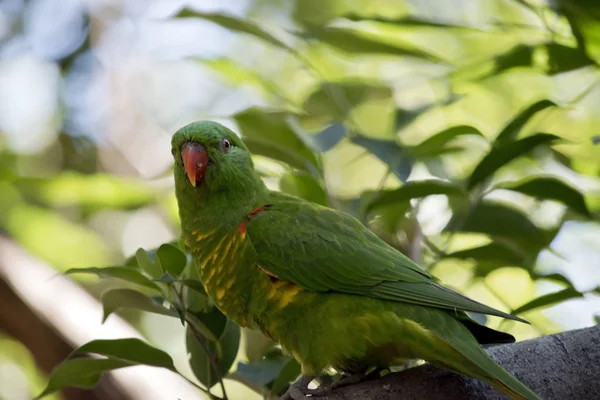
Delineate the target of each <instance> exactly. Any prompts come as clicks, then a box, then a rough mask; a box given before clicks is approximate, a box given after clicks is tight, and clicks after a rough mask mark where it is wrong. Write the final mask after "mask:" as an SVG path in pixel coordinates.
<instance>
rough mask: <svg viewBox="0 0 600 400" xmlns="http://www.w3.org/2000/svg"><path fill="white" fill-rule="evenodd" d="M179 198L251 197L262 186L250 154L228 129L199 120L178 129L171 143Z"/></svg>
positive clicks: (214, 123)
mask: <svg viewBox="0 0 600 400" xmlns="http://www.w3.org/2000/svg"><path fill="white" fill-rule="evenodd" d="M171 153H172V154H173V158H174V159H175V167H174V168H175V189H176V192H177V197H178V199H179V200H180V202H181V200H182V198H187V199H190V200H192V199H198V197H199V196H201V197H202V198H205V199H206V198H209V197H211V196H213V197H214V195H215V194H225V195H227V196H228V197H232V200H233V199H234V198H235V197H243V196H250V195H252V194H253V193H249V192H252V191H255V190H257V187H260V186H261V185H263V183H262V181H261V180H260V178H259V177H258V175H257V174H256V173H255V172H254V166H253V164H252V158H251V155H250V152H249V151H248V149H247V148H246V146H245V145H244V142H242V140H241V139H240V138H239V137H238V136H237V135H236V134H235V133H233V132H232V131H231V130H229V129H228V128H226V127H224V126H223V125H221V124H219V123H216V122H212V121H199V122H194V123H191V124H189V125H186V126H184V127H183V128H181V129H180V130H178V131H177V132H176V133H175V134H174V135H173V139H172V141H171Z"/></svg>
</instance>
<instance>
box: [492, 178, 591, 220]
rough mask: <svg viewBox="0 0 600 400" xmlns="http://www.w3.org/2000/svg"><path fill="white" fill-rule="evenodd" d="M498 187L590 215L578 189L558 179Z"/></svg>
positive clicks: (526, 181)
mask: <svg viewBox="0 0 600 400" xmlns="http://www.w3.org/2000/svg"><path fill="white" fill-rule="evenodd" d="M496 187H497V188H498V189H506V190H512V191H514V192H519V193H523V194H526V195H528V196H531V197H535V198H539V199H544V200H555V201H558V202H560V203H563V204H564V205H566V206H567V207H569V208H571V209H572V210H573V211H576V212H578V213H580V214H582V215H585V216H589V215H590V212H589V210H588V208H587V206H586V204H585V198H584V197H583V195H582V194H581V193H580V192H579V191H578V190H577V189H575V188H573V187H571V186H569V185H567V184H566V183H565V182H563V181H561V180H559V179H556V178H552V177H534V178H528V179H525V180H522V181H519V182H508V183H502V184H500V185H498V186H496Z"/></svg>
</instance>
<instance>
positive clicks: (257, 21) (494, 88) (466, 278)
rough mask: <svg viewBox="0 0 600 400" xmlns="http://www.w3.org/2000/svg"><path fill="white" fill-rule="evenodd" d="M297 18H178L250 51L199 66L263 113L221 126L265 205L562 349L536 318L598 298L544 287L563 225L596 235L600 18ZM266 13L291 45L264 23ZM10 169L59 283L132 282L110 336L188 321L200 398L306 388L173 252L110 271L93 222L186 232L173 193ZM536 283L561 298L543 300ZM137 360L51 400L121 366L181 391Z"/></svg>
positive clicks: (73, 170)
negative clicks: (288, 211)
mask: <svg viewBox="0 0 600 400" xmlns="http://www.w3.org/2000/svg"><path fill="white" fill-rule="evenodd" d="M291 3H293V9H292V10H289V9H287V8H285V7H284V8H277V7H279V6H281V5H280V4H278V3H277V2H269V1H267V2H256V4H255V5H254V9H252V10H251V12H249V13H248V15H247V17H238V16H234V15H233V14H226V13H217V12H197V11H194V10H192V9H184V10H182V11H181V12H179V13H178V14H177V15H176V16H174V17H173V18H181V19H186V20H194V21H196V20H203V21H209V22H210V23H213V24H217V25H220V26H222V27H223V28H225V29H227V30H229V31H230V32H233V33H235V34H236V35H239V37H240V39H239V40H240V43H241V45H240V46H248V47H249V48H251V49H252V50H253V52H254V57H253V58H247V57H246V58H244V59H239V58H237V59H236V58H235V56H234V55H232V56H231V57H223V56H218V57H215V58H208V57H204V58H198V59H194V61H197V63H198V65H200V66H201V67H202V68H205V69H208V70H210V71H212V72H213V73H214V74H215V76H217V77H218V79H220V80H221V81H222V82H225V83H226V84H227V85H229V87H231V88H232V89H234V88H239V87H243V88H247V89H248V90H251V91H252V92H253V93H256V95H257V96H258V97H259V98H260V99H261V101H262V103H263V104H262V105H261V106H252V107H249V108H246V109H243V110H236V111H235V112H234V113H232V115H228V116H226V117H227V119H229V122H231V123H232V124H233V125H236V126H237V129H238V132H239V133H240V134H241V135H242V136H243V137H244V140H245V141H246V143H247V145H248V147H249V148H250V149H251V151H252V152H253V154H254V155H255V158H256V165H257V169H258V171H259V172H260V173H261V174H262V175H263V176H264V178H265V181H266V182H267V183H268V184H269V185H270V186H272V187H275V188H279V189H280V190H283V191H286V192H288V193H291V194H294V195H297V196H301V197H304V198H307V199H309V200H311V201H314V202H317V203H320V204H324V205H328V206H331V207H335V208H340V209H343V210H345V211H347V212H350V213H352V214H353V215H355V216H356V217H357V218H359V219H360V220H361V221H363V222H364V223H365V224H367V225H368V226H370V227H371V228H372V229H373V230H374V231H375V232H376V233H377V234H379V235H380V236H381V237H382V238H383V239H384V240H386V241H387V242H388V243H389V244H391V245H392V246H394V247H396V248H398V249H400V250H401V251H403V252H405V253H406V254H409V255H410V256H411V257H413V258H414V259H416V260H418V261H419V262H420V263H421V264H422V265H424V266H426V267H427V268H429V269H431V270H433V272H434V273H435V274H436V275H437V276H439V277H440V278H442V280H443V281H444V282H446V283H448V284H450V285H452V286H455V287H457V288H458V289H460V290H462V291H463V292H465V293H467V294H468V295H470V296H472V297H475V298H477V299H478V300H480V301H483V302H485V303H488V304H489V305H491V306H494V307H497V308H500V309H504V310H506V311H511V312H513V313H516V314H524V317H526V318H528V319H530V320H531V321H532V322H533V326H531V327H529V326H524V325H515V324H512V323H511V322H500V321H499V320H498V319H496V318H489V319H488V320H487V323H488V324H489V325H490V326H492V327H496V328H497V327H498V326H499V325H500V324H501V325H502V326H501V328H502V329H506V330H508V331H511V333H513V334H515V335H516V336H517V337H519V338H521V339H522V338H528V337H535V336H539V335H542V334H546V333H550V332H553V331H556V330H558V329H560V327H559V326H557V325H556V324H555V323H554V322H553V321H551V320H550V319H548V318H547V317H546V316H545V315H544V314H543V313H542V312H541V310H542V309H543V308H545V307H548V306H551V305H554V304H557V303H560V302H563V301H566V300H569V299H573V298H581V297H583V296H584V294H585V293H596V294H600V289H599V288H590V289H589V290H578V289H577V288H576V287H575V286H574V285H573V283H572V282H571V280H570V279H569V278H568V276H563V275H562V274H558V273H553V274H548V273H544V272H543V271H542V270H540V268H539V259H540V254H542V253H543V252H550V253H554V254H556V252H555V251H554V250H552V248H551V244H552V243H553V241H554V240H555V239H556V237H557V235H558V234H559V232H560V231H561V229H562V228H563V227H564V226H565V224H568V223H570V222H588V221H592V223H593V224H595V226H596V231H595V232H597V229H598V218H599V216H600V147H599V146H600V144H599V143H598V139H597V138H598V137H599V135H600V113H599V112H598V111H599V110H600V108H599V106H598V105H599V104H600V84H599V82H600V22H599V21H600V5H599V4H597V2H595V1H593V0H560V1H556V2H552V5H551V6H549V5H547V4H546V2H544V1H519V0H494V1H487V2H477V5H475V2H460V1H445V0H438V1H432V2H419V1H405V2H404V1H399V2H385V1H372V0H370V1H366V0H363V1H353V0H332V1H327V2H323V1H316V0H315V1H313V0H304V1H296V2H291ZM271 7H275V9H276V10H278V11H279V12H281V13H282V14H284V15H286V17H287V18H288V19H287V20H286V23H287V24H289V26H285V27H282V26H280V25H277V24H270V23H266V22H264V21H265V20H268V18H267V17H264V16H265V15H269V14H270V13H271V12H272V10H271ZM269 10H271V11H269ZM282 28H283V29H282ZM81 46H82V47H81V48H80V49H78V50H75V52H74V53H73V54H71V55H67V56H65V58H64V59H63V60H61V61H59V63H60V65H61V67H62V68H63V73H67V72H68V70H69V68H70V67H71V66H72V64H71V62H70V61H69V60H71V59H72V57H75V54H80V53H81V52H83V51H85V50H86V46H90V42H89V40H86V41H85V42H84V43H82V44H81ZM245 54H246V55H247V53H245ZM70 57H71V58H70ZM0 138H1V137H0ZM167 150H168V149H165V151H167ZM58 153H60V154H61V156H60V157H56V154H58ZM0 156H1V157H0V191H1V193H2V195H1V196H0V208H1V209H2V213H0V229H2V230H3V231H4V232H5V233H6V234H8V235H9V236H11V237H12V238H14V239H15V240H17V241H18V242H19V243H20V244H21V245H23V246H24V247H25V248H26V249H28V250H29V251H30V252H32V253H34V254H36V255H38V256H40V257H42V258H44V259H46V260H48V261H49V262H51V263H52V264H53V265H55V266H56V267H57V268H58V269H59V270H61V271H66V272H67V273H69V274H76V275H74V276H80V274H82V273H86V274H90V273H91V274H95V275H98V276H101V277H104V278H116V279H117V280H122V281H126V282H128V284H129V286H127V287H112V288H111V289H110V290H109V291H106V292H105V293H103V294H102V296H101V301H102V302H103V305H104V314H105V315H104V318H107V317H108V315H110V314H111V313H112V312H115V311H119V310H121V309H127V308H131V309H136V310H142V311H145V312H150V313H157V314H161V315H166V316H169V317H173V318H177V319H179V320H180V321H181V323H182V324H184V325H185V326H186V335H185V341H186V346H187V351H188V353H189V363H190V367H191V373H192V374H193V376H194V377H192V376H189V373H185V372H183V373H184V375H186V376H188V378H189V379H191V380H193V381H194V382H196V384H200V386H201V390H203V391H206V392H207V393H209V392H208V390H210V388H211V387H213V386H215V385H219V386H221V391H225V390H226V387H227V379H226V380H225V383H224V381H223V378H228V379H233V380H237V381H240V382H242V383H244V384H246V385H248V387H250V388H251V389H253V390H255V391H258V392H259V393H261V394H263V395H265V396H269V395H270V394H279V393H282V392H283V391H285V389H286V388H287V385H288V383H289V382H290V381H292V380H293V379H294V378H295V377H296V376H297V375H298V373H299V368H298V365H297V363H295V361H293V360H292V359H290V358H289V357H288V356H287V355H284V354H282V352H281V350H280V349H279V348H278V347H277V346H275V344H273V343H271V342H270V341H268V340H266V339H264V338H261V337H258V336H256V335H252V334H248V333H247V332H241V331H240V328H239V327H238V326H237V325H235V323H233V322H232V321H230V320H228V319H227V318H226V317H225V316H224V315H223V314H221V313H220V312H219V311H218V310H217V309H215V308H214V307H213V306H212V305H211V303H210V300H209V299H208V298H207V296H206V293H204V290H203V288H202V286H201V285H199V284H198V281H197V280H198V276H197V274H196V273H195V271H194V270H193V268H191V265H190V264H189V263H188V258H187V257H186V255H185V254H183V253H182V252H181V250H179V248H178V246H176V245H175V244H173V243H172V244H164V245H163V246H161V247H159V248H158V249H157V250H156V251H146V250H142V249H140V250H138V252H137V253H136V254H135V255H134V256H133V257H131V258H130V259H128V260H126V261H125V262H123V263H122V265H118V264H119V263H118V262H117V260H118V259H120V258H122V254H121V251H120V249H116V248H115V246H111V243H110V241H109V240H107V239H106V236H107V234H106V231H104V232H101V230H100V229H98V226H97V225H94V224H93V223H92V222H93V221H94V216H97V215H105V214H104V213H106V212H107V211H111V210H112V211H117V212H121V211H132V210H138V209H140V208H153V207H154V208H158V209H159V210H160V213H162V214H163V215H164V216H165V219H166V220H167V221H168V223H169V225H170V226H171V227H173V229H174V230H176V229H177V228H176V227H177V217H176V212H175V211H176V209H175V206H174V200H173V194H172V191H167V192H165V191H161V190H158V189H156V187H150V186H148V185H145V184H141V183H139V182H137V181H134V180H132V179H126V178H123V177H118V176H115V175H111V174H107V173H105V172H103V171H102V168H101V167H100V164H99V162H98V154H97V148H96V145H95V144H94V143H93V142H92V141H89V140H88V139H87V138H82V137H80V136H76V135H70V134H68V133H67V132H63V133H62V134H61V135H60V136H59V137H58V139H57V140H56V143H54V144H52V145H51V146H50V147H48V149H47V150H46V151H44V152H42V153H40V154H36V155H24V154H18V153H15V152H13V151H11V150H9V148H8V147H7V146H4V147H3V146H1V142H0ZM103 229H104V228H103ZM557 256H558V257H562V258H568V257H569V254H557ZM111 264H112V266H110V267H101V266H102V265H111ZM90 265H93V266H95V268H89V269H87V270H85V269H83V268H82V267H85V266H90ZM543 281H546V282H547V281H550V282H553V283H554V284H555V285H557V286H556V287H557V288H558V289H556V291H555V292H553V293H547V294H544V295H542V296H536V292H535V290H534V288H535V283H537V282H543ZM89 287H90V290H92V291H93V292H97V291H98V290H96V289H94V286H93V285H90V286H89ZM101 287H102V288H104V286H101ZM584 292H585V293H584ZM240 332H241V333H242V338H241V339H240ZM130 340H131V339H122V340H115V341H95V342H91V343H88V344H87V345H84V348H83V349H82V348H80V349H78V350H77V351H76V353H77V352H92V353H96V354H100V355H104V356H105V358H102V359H75V360H68V361H66V362H65V363H64V364H62V365H61V366H59V367H58V368H57V369H56V370H55V371H54V372H53V373H52V374H51V376H50V383H49V386H48V387H47V389H46V392H52V391H54V390H57V389H59V388H60V387H63V386H67V385H76V386H83V387H89V386H92V385H93V384H95V383H96V382H97V380H98V377H99V376H100V374H101V373H102V372H104V371H108V370H111V369H115V368H122V367H125V366H129V365H136V364H149V365H156V366H162V367H165V368H168V369H171V370H173V371H175V367H174V366H173V363H172V361H171V358H170V356H168V355H167V354H165V353H164V352H162V351H161V350H158V349H154V348H152V347H151V346H149V345H143V344H141V343H137V342H136V345H135V346H130V345H131V343H130V342H129V341H130ZM86 346H87V347H86ZM74 363H77V365H76V366H75V367H74V366H73V365H74ZM71 368H75V369H71ZM75 370H76V371H77V372H78V373H81V374H78V375H75V374H73V373H72V371H75ZM65 371H67V372H68V373H65ZM69 371H71V372H69ZM46 392H44V393H46ZM209 394H210V393H209ZM221 395H223V394H221ZM211 396H212V394H211Z"/></svg>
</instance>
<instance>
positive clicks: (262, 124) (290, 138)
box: [234, 107, 319, 174]
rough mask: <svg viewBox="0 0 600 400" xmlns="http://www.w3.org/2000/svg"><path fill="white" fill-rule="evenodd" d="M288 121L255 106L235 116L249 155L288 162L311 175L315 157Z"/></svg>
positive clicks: (315, 167)
mask: <svg viewBox="0 0 600 400" xmlns="http://www.w3.org/2000/svg"><path fill="white" fill-rule="evenodd" d="M287 118H288V114H287V113H283V112H275V111H268V110H263V109H260V108H255V107H253V108H249V109H246V110H244V111H242V112H239V113H237V114H235V115H234V119H235V121H236V122H237V124H238V127H239V128H240V132H241V133H242V136H243V137H244V143H246V145H247V146H248V148H249V149H250V151H251V152H253V153H256V154H261V155H265V156H267V157H271V158H274V159H277V160H280V161H283V162H287V163H288V164H290V165H292V166H294V167H297V168H300V169H303V170H305V171H307V172H310V173H311V174H312V173H314V171H315V170H316V169H317V168H318V165H319V163H318V160H317V157H316V156H315V154H314V153H313V151H312V150H311V149H310V148H309V147H308V145H307V144H306V143H305V142H304V141H303V140H302V138H300V137H298V135H297V134H296V132H295V131H294V130H293V129H292V128H291V126H290V125H289V123H288V120H287Z"/></svg>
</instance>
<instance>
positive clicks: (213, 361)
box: [188, 322, 227, 400]
mask: <svg viewBox="0 0 600 400" xmlns="http://www.w3.org/2000/svg"><path fill="white" fill-rule="evenodd" d="M188 326H189V327H190V328H191V330H192V333H193V334H194V337H195V338H196V340H197V341H198V343H200V346H202V349H203V350H204V352H205V353H206V357H207V358H208V361H209V362H210V365H211V366H212V368H213V369H214V370H215V374H216V375H217V379H218V380H219V385H220V386H221V390H222V391H223V397H222V400H227V392H226V391H225V384H224V383H223V377H222V375H221V372H220V371H219V366H218V365H217V361H216V359H215V357H214V356H213V354H212V353H211V351H210V349H209V348H208V346H206V343H205V342H204V340H203V339H204V338H203V337H202V335H201V334H200V332H198V331H197V330H196V328H194V325H193V324H190V323H189V322H188ZM208 394H209V395H210V396H211V398H215V399H219V397H217V396H215V395H214V394H212V393H211V392H210V390H208Z"/></svg>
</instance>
